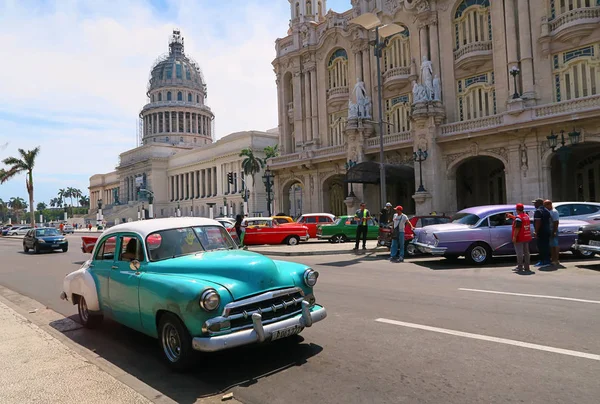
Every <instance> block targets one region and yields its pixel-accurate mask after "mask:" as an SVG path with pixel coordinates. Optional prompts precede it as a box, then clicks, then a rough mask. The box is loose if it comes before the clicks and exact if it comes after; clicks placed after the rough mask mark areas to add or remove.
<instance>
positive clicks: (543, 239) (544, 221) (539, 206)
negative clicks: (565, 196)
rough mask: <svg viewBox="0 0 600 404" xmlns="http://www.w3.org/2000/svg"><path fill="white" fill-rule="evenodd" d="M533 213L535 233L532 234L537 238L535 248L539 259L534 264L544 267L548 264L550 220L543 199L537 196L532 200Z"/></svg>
mask: <svg viewBox="0 0 600 404" xmlns="http://www.w3.org/2000/svg"><path fill="white" fill-rule="evenodd" d="M533 205H534V206H535V214H534V215H533V219H534V226H535V233H534V234H533V236H534V237H535V238H536V239H537V248H538V255H539V257H540V261H539V262H538V263H537V264H535V266H536V267H546V266H549V265H550V236H551V230H550V221H551V216H550V212H549V211H548V209H546V208H545V207H544V200H543V199H541V198H538V199H536V200H534V201H533Z"/></svg>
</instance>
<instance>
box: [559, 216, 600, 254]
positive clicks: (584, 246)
mask: <svg viewBox="0 0 600 404" xmlns="http://www.w3.org/2000/svg"><path fill="white" fill-rule="evenodd" d="M559 225H560V222H559ZM573 248H574V249H576V250H577V251H580V252H581V253H583V254H586V253H587V254H598V253H600V223H595V224H588V225H587V226H582V227H581V228H580V229H579V231H578V232H577V241H576V242H575V244H574V245H573Z"/></svg>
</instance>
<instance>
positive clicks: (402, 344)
mask: <svg viewBox="0 0 600 404" xmlns="http://www.w3.org/2000/svg"><path fill="white" fill-rule="evenodd" d="M69 240H70V242H71V247H70V250H69V252H68V253H65V254H63V253H51V254H43V255H31V254H30V255H25V254H23V253H22V251H21V241H20V240H10V239H0V257H2V258H1V261H2V263H1V266H0V285H3V286H5V287H7V288H9V289H12V290H15V291H17V292H19V293H21V294H24V295H27V296H29V297H31V298H33V299H35V300H38V301H39V302H41V303H42V304H44V305H47V306H48V307H50V308H51V309H53V310H55V311H57V312H59V313H62V314H63V315H65V316H73V317H72V318H74V319H75V318H76V308H75V307H74V306H71V305H70V304H69V303H66V302H63V301H61V300H60V299H59V297H58V296H59V293H60V291H61V285H62V279H63V277H64V275H65V274H66V273H68V272H70V271H72V270H74V269H76V268H77V267H78V266H79V265H80V264H81V263H82V262H83V261H84V260H85V259H87V258H88V257H89V255H86V254H83V253H81V252H80V251H79V246H80V242H79V237H78V236H69ZM345 247H348V249H350V248H351V246H350V245H349V244H347V245H343V247H340V248H345ZM562 258H563V262H564V264H565V266H566V267H567V268H565V269H559V270H557V271H551V272H540V271H538V270H536V271H535V274H532V275H527V276H525V275H518V274H514V273H512V272H511V270H510V269H511V268H512V267H514V262H513V260H512V259H511V258H502V259H495V260H494V262H493V264H492V265H491V266H488V267H484V268H475V267H467V266H466V263H465V262H464V261H460V262H459V263H458V264H451V263H449V262H446V261H445V260H443V259H438V258H416V259H413V260H410V262H406V263H403V264H392V263H389V262H387V260H385V254H384V252H383V250H381V252H380V253H369V254H365V255H354V254H342V255H329V256H307V257H298V258H297V259H294V258H292V257H285V259H286V260H293V261H298V262H302V263H305V264H308V265H311V266H312V267H313V268H315V269H317V270H318V271H319V272H320V274H321V276H320V278H319V283H318V284H317V287H316V289H315V293H316V296H317V301H319V302H320V303H322V304H324V305H325V307H326V308H327V310H328V317H327V319H326V320H324V321H323V322H322V323H318V324H316V325H315V326H314V327H313V328H311V329H307V330H305V331H304V332H303V333H302V337H303V338H301V339H300V340H298V339H296V340H295V341H285V340H284V341H278V342H277V343H274V344H267V345H263V346H254V347H250V348H244V349H237V350H233V351H229V352H224V353H219V354H213V355H205V356H199V357H198V367H197V369H196V370H195V371H194V372H192V373H191V374H188V375H175V374H172V373H170V372H169V371H168V370H167V369H166V367H165V366H164V365H163V364H162V363H161V361H160V353H159V350H158V344H157V343H156V341H154V340H152V339H150V338H148V337H145V336H143V335H141V334H139V333H137V332H134V331H131V330H128V329H126V328H125V327H122V326H120V325H118V324H115V323H113V322H105V323H104V325H103V326H102V327H101V329H99V330H96V331H89V330H83V329H78V330H75V331H68V332H66V335H68V336H69V337H70V338H71V339H73V340H74V341H76V342H77V343H79V344H81V345H83V346H85V347H88V348H89V349H93V350H95V352H96V354H98V355H100V356H101V357H103V358H104V359H106V360H108V361H110V362H112V363H113V364H114V365H116V366H117V367H119V368H121V369H123V370H124V371H126V372H129V373H130V374H132V375H133V376H135V377H136V378H138V379H140V380H141V381H142V382H144V383H146V384H148V385H150V386H151V387H152V388H154V389H156V390H158V391H160V392H161V393H162V394H164V395H165V396H168V397H170V398H171V399H173V400H175V401H178V402H182V403H194V402H196V401H197V400H198V399H200V398H202V397H205V396H210V395H215V394H222V393H224V392H228V391H232V392H233V393H234V396H235V397H236V398H237V399H238V400H240V401H242V402H244V403H256V404H259V403H286V404H289V403H441V402H444V403H506V402H524V403H566V402H568V403H597V402H598V397H599V396H600V383H598V375H599V374H600V338H598V335H600V321H599V316H598V313H599V312H600V260H589V261H587V260H586V261H577V260H575V259H574V258H573V257H572V256H571V255H570V254H565V255H564V256H563V257H562Z"/></svg>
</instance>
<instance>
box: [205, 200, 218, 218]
mask: <svg viewBox="0 0 600 404" xmlns="http://www.w3.org/2000/svg"><path fill="white" fill-rule="evenodd" d="M207 205H208V217H210V218H211V219H214V218H215V205H216V203H215V202H208V203H207Z"/></svg>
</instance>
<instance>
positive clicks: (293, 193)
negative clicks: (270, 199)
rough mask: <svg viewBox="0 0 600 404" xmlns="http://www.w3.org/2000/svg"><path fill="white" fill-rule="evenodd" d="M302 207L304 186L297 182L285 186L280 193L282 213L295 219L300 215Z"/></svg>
mask: <svg viewBox="0 0 600 404" xmlns="http://www.w3.org/2000/svg"><path fill="white" fill-rule="evenodd" d="M303 206H304V185H303V184H302V183H301V182H300V181H298V180H296V181H293V182H291V183H288V184H287V185H285V186H284V187H283V192H282V206H281V208H282V212H283V213H285V214H286V215H289V216H291V217H293V218H296V217H299V216H301V215H302V213H303V210H302V209H303Z"/></svg>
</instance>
